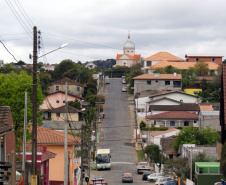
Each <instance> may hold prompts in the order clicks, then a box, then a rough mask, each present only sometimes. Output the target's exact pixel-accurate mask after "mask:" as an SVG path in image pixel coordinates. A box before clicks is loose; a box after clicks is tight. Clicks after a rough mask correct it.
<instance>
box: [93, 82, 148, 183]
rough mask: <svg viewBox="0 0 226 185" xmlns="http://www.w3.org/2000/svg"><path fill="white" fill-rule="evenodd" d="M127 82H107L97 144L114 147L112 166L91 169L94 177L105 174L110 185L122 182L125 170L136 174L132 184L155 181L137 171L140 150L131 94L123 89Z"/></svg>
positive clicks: (112, 150)
mask: <svg viewBox="0 0 226 185" xmlns="http://www.w3.org/2000/svg"><path fill="white" fill-rule="evenodd" d="M124 85H125V84H122V83H121V79H110V84H109V85H106V86H105V96H106V102H105V105H104V112H105V119H104V120H103V122H102V123H100V124H99V128H100V130H101V134H100V146H99V147H98V148H110V149H111V156H112V158H111V159H112V168H111V170H110V171H104V170H101V171H96V170H92V171H91V178H93V177H95V176H102V177H103V178H104V179H105V180H107V181H108V182H109V185H113V184H122V181H121V179H122V174H123V173H124V172H130V173H132V174H133V175H134V183H133V184H147V183H148V184H152V183H150V182H143V181H142V180H141V175H138V174H137V173H136V162H137V154H136V151H135V148H134V141H135V140H134V137H133V125H132V121H131V116H130V111H129V107H128V106H129V104H128V95H127V93H126V92H122V86H124Z"/></svg>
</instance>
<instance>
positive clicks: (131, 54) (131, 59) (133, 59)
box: [115, 34, 141, 67]
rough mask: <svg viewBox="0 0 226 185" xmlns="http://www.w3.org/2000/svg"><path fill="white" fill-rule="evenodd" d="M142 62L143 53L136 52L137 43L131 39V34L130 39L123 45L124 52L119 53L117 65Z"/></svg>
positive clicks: (129, 65)
mask: <svg viewBox="0 0 226 185" xmlns="http://www.w3.org/2000/svg"><path fill="white" fill-rule="evenodd" d="M140 62H141V54H135V44H134V43H133V42H132V41H131V40H130V34H129V35H128V40H127V41H126V42H125V44H124V46H123V54H117V56H116V64H115V66H127V67H131V66H133V65H134V64H137V63H140Z"/></svg>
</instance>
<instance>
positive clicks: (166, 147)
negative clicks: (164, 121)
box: [160, 136, 180, 159]
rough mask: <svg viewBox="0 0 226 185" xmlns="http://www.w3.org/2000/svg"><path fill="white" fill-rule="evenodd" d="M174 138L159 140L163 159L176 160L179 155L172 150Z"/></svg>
mask: <svg viewBox="0 0 226 185" xmlns="http://www.w3.org/2000/svg"><path fill="white" fill-rule="evenodd" d="M175 138H176V137H175V136H170V137H167V138H161V139H160V145H161V148H162V154H163V156H164V157H166V158H168V159H176V158H177V157H178V156H179V155H180V154H178V153H177V152H176V151H175V150H174V148H173V142H174V140H175Z"/></svg>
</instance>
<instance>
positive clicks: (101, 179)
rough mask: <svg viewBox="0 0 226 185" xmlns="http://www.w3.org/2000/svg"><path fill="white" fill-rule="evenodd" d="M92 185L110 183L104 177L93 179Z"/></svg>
mask: <svg viewBox="0 0 226 185" xmlns="http://www.w3.org/2000/svg"><path fill="white" fill-rule="evenodd" d="M90 185H108V182H107V181H105V180H104V179H103V178H102V177H95V178H94V179H92V182H91V183H90Z"/></svg>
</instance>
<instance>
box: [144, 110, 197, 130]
mask: <svg viewBox="0 0 226 185" xmlns="http://www.w3.org/2000/svg"><path fill="white" fill-rule="evenodd" d="M146 120H147V124H148V125H151V126H154V127H168V128H174V127H187V126H193V127H198V126H199V124H198V122H199V121H198V120H199V115H198V114H195V113H191V112H187V111H168V112H163V113H159V114H154V115H149V116H146Z"/></svg>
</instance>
